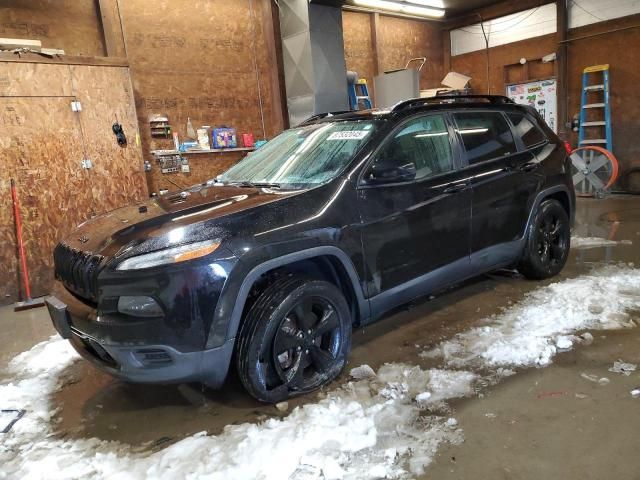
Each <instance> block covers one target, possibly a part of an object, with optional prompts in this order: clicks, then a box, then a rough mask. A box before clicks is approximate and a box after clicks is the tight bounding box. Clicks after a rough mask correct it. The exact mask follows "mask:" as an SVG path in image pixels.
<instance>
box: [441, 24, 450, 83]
mask: <svg viewBox="0 0 640 480" xmlns="http://www.w3.org/2000/svg"><path fill="white" fill-rule="evenodd" d="M442 50H443V52H444V56H443V62H442V64H443V69H444V75H446V74H447V73H449V72H450V71H451V30H449V29H448V28H445V29H443V30H442Z"/></svg>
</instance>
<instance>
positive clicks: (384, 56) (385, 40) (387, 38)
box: [378, 15, 444, 89]
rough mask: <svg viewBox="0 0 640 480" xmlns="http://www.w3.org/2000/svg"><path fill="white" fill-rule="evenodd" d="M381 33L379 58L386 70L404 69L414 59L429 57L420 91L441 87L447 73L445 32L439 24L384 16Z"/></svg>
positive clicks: (382, 16)
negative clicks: (444, 47)
mask: <svg viewBox="0 0 640 480" xmlns="http://www.w3.org/2000/svg"><path fill="white" fill-rule="evenodd" d="M379 30H380V32H379V33H380V35H379V37H378V43H379V48H380V50H379V51H378V55H379V58H380V65H381V67H382V70H383V71H389V70H396V69H399V68H404V67H405V65H406V63H407V61H408V60H409V59H411V58H416V57H427V63H426V64H425V66H424V68H423V69H422V72H421V75H420V88H421V89H425V88H435V87H438V86H440V81H441V80H442V79H443V78H444V73H443V50H442V32H441V27H440V25H439V24H438V23H435V22H424V21H417V20H408V19H405V18H396V17H389V16H385V15H380V28H379ZM418 65H419V64H418ZM412 66H413V67H414V68H415V67H417V65H412Z"/></svg>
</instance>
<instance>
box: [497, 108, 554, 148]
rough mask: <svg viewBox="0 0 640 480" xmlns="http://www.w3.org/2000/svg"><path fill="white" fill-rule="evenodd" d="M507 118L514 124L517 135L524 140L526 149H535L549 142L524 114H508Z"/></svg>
mask: <svg viewBox="0 0 640 480" xmlns="http://www.w3.org/2000/svg"><path fill="white" fill-rule="evenodd" d="M507 116H508V117H509V120H511V123H513V126H514V130H515V132H516V135H518V136H519V137H520V138H522V143H524V146H525V147H526V148H531V147H535V146H536V145H539V144H541V143H542V142H545V141H546V140H547V137H546V136H545V135H544V133H542V131H541V130H540V128H538V127H537V126H536V125H535V124H534V123H533V122H532V121H531V120H529V119H528V118H527V117H526V116H525V115H524V114H522V113H508V114H507Z"/></svg>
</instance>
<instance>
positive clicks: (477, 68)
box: [451, 35, 556, 95]
mask: <svg viewBox="0 0 640 480" xmlns="http://www.w3.org/2000/svg"><path fill="white" fill-rule="evenodd" d="M555 51H556V38H555V35H546V36H544V37H538V38H532V39H529V40H523V41H521V42H516V43H510V44H508V45H501V46H499V47H494V48H490V49H489V82H490V86H491V93H493V94H496V95H504V93H505V83H504V69H503V67H504V65H511V64H514V63H518V62H519V61H520V59H521V58H523V57H524V58H530V59H533V58H541V57H543V56H544V55H547V54H549V53H553V52H555ZM534 68H535V70H534V69H532V71H531V73H530V75H535V77H536V78H542V77H549V76H553V75H554V63H548V64H545V65H542V66H540V67H534ZM451 70H453V71H455V72H458V73H462V74H464V75H467V76H469V77H471V82H470V86H471V88H472V89H473V93H487V56H486V51H479V52H471V53H465V54H464V55H456V56H453V57H451ZM521 74H522V73H521V71H518V70H517V69H516V70H515V71H513V72H511V75H512V77H511V80H513V81H520V80H522V78H521ZM532 78H533V77H532Z"/></svg>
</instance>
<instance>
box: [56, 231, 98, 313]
mask: <svg viewBox="0 0 640 480" xmlns="http://www.w3.org/2000/svg"><path fill="white" fill-rule="evenodd" d="M53 261H54V264H55V274H56V278H57V279H58V280H60V281H61V282H62V283H63V284H64V286H65V287H67V288H68V289H69V290H71V291H72V292H73V293H75V294H76V295H78V296H79V297H82V298H85V299H87V300H91V301H93V302H97V301H98V272H99V270H100V266H101V265H102V262H103V261H104V257H103V256H102V255H94V254H92V253H88V252H82V251H80V250H76V249H75V248H71V247H70V246H68V245H66V244H64V243H59V244H58V246H57V247H56V248H55V250H54V251H53Z"/></svg>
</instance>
